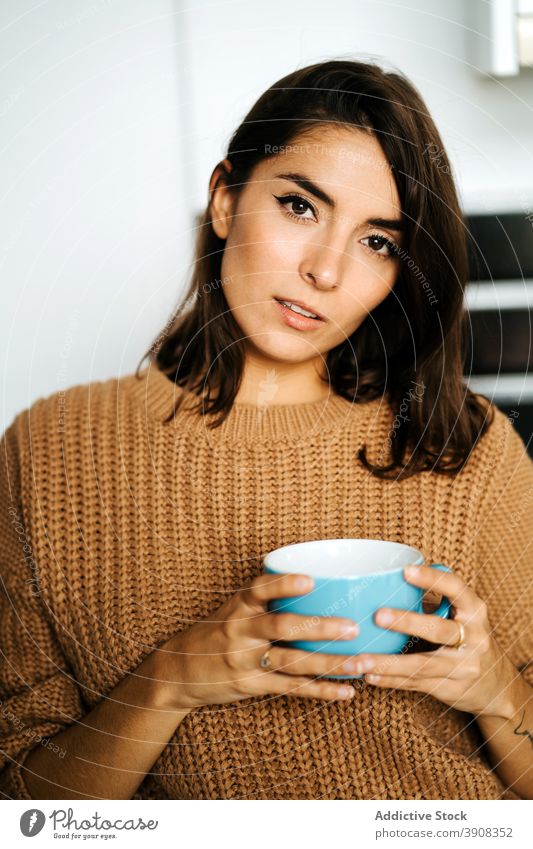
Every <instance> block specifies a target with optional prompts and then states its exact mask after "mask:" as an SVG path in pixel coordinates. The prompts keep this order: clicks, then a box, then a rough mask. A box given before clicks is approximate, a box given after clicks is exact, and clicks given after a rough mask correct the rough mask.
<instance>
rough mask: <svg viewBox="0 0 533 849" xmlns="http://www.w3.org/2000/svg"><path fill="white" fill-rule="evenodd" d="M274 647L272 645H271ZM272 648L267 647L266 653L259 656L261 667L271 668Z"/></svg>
mask: <svg viewBox="0 0 533 849" xmlns="http://www.w3.org/2000/svg"><path fill="white" fill-rule="evenodd" d="M271 648H272V646H271ZM269 653H270V649H267V650H266V652H265V653H264V654H262V655H261V657H260V658H259V666H260V667H261V669H270V668H271V666H272V661H271V660H270V658H269V656H268V655H269Z"/></svg>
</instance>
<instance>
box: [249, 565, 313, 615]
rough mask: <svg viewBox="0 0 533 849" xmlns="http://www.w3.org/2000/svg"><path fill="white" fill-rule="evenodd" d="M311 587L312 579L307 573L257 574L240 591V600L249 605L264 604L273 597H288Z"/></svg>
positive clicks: (307, 590)
mask: <svg viewBox="0 0 533 849" xmlns="http://www.w3.org/2000/svg"><path fill="white" fill-rule="evenodd" d="M312 588H313V579H312V578H310V577H309V576H307V575H299V574H293V573H291V574H283V575H270V574H263V575H258V576H257V577H256V578H254V579H253V581H252V583H251V584H250V585H249V586H248V587H245V589H244V590H243V592H242V601H244V602H246V603H248V604H249V605H250V606H251V607H257V605H258V604H259V605H261V606H264V605H265V604H266V602H267V601H270V600H271V599H275V598H290V597H291V596H295V595H303V594H304V593H306V592H309V591H310V590H311V589H312Z"/></svg>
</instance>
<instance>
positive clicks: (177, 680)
mask: <svg viewBox="0 0 533 849" xmlns="http://www.w3.org/2000/svg"><path fill="white" fill-rule="evenodd" d="M173 639H174V638H171V639H169V640H167V641H166V642H164V643H162V644H161V645H160V646H158V647H157V648H156V649H154V651H152V652H151V654H149V655H148V657H147V658H146V659H145V661H144V663H146V669H147V672H146V674H148V675H149V677H150V679H151V682H152V687H151V702H152V704H151V707H152V708H155V709H159V710H170V711H174V712H175V713H178V714H183V715H184V716H186V715H187V714H188V713H190V711H191V710H193V709H194V708H195V707H196V705H194V704H192V703H191V702H190V700H189V699H188V698H187V693H186V689H185V686H184V684H183V683H182V682H183V677H182V674H181V665H180V662H179V657H180V655H179V653H177V652H176V649H175V647H174V644H173ZM144 663H143V665H144Z"/></svg>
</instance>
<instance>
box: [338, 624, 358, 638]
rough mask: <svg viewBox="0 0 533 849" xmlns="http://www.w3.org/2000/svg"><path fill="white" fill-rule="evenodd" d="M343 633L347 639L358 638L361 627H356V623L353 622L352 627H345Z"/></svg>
mask: <svg viewBox="0 0 533 849" xmlns="http://www.w3.org/2000/svg"><path fill="white" fill-rule="evenodd" d="M342 633H343V634H344V635H345V636H346V637H357V635H358V633H359V625H356V624H355V622H353V623H352V624H351V625H343V627H342Z"/></svg>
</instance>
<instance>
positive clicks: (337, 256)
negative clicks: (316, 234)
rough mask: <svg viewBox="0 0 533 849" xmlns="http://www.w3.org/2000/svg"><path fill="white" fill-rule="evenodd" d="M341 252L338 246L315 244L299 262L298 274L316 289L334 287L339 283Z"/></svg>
mask: <svg viewBox="0 0 533 849" xmlns="http://www.w3.org/2000/svg"><path fill="white" fill-rule="evenodd" d="M309 247H310V248H311V246H309ZM342 262H343V253H342V251H341V250H339V249H338V248H336V249H335V248H331V247H327V246H325V245H318V246H317V245H315V250H314V251H310V252H309V253H307V254H306V255H305V258H304V259H303V260H302V262H301V264H300V274H301V275H302V277H303V278H304V280H306V281H307V282H312V283H313V285H314V286H315V287H316V288H317V289H323V290H325V291H327V290H328V289H335V288H337V286H339V285H340V276H341V265H342Z"/></svg>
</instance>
